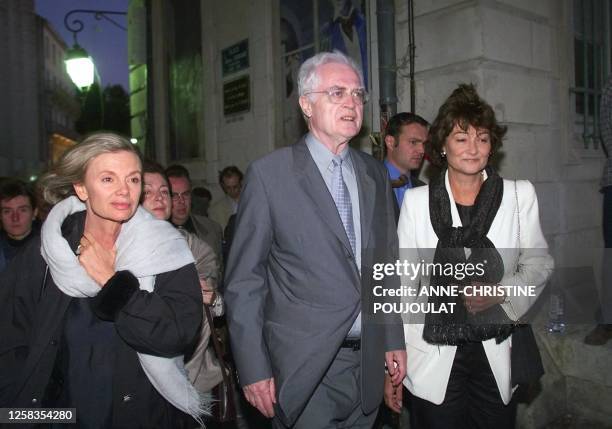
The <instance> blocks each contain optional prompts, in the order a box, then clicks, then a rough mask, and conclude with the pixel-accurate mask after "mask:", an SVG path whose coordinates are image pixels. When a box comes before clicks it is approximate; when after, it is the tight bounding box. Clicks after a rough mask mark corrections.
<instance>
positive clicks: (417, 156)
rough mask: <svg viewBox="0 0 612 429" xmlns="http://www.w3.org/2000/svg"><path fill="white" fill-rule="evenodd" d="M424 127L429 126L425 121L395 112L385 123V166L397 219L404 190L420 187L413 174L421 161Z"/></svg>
mask: <svg viewBox="0 0 612 429" xmlns="http://www.w3.org/2000/svg"><path fill="white" fill-rule="evenodd" d="M428 127H429V123H428V122H427V121H426V120H425V119H423V118H422V117H420V116H419V115H416V114H414V113H408V112H401V113H398V114H397V115H395V116H393V117H392V118H391V119H389V122H388V124H387V128H386V130H385V148H386V150H387V156H386V158H385V167H387V171H389V178H390V179H391V186H392V187H393V193H394V194H395V200H396V202H397V206H396V218H397V217H399V210H400V209H401V207H402V202H403V200H404V194H405V192H406V189H410V188H414V187H417V186H421V185H424V183H423V182H421V181H420V180H419V179H418V178H417V177H416V173H417V172H418V170H419V168H420V167H421V163H422V162H423V155H424V154H425V143H426V142H427V131H428Z"/></svg>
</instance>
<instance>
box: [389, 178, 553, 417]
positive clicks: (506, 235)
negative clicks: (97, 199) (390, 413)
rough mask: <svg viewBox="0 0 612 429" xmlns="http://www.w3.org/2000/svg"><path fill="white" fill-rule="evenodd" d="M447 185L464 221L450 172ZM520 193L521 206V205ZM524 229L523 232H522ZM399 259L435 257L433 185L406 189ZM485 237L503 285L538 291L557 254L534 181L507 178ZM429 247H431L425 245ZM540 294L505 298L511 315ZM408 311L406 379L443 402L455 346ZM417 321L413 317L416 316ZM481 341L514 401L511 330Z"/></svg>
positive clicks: (409, 282)
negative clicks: (497, 256) (427, 335)
mask: <svg viewBox="0 0 612 429" xmlns="http://www.w3.org/2000/svg"><path fill="white" fill-rule="evenodd" d="M445 182H446V190H447V192H448V195H449V198H450V207H451V216H452V221H453V226H454V227H458V226H461V219H460V218H459V212H458V211H457V207H456V205H455V201H454V199H453V195H452V192H451V189H450V184H449V181H448V173H447V175H446V180H445ZM517 197H518V207H517ZM519 229H520V233H519ZM398 236H399V245H400V259H404V258H406V259H408V260H409V261H421V260H422V259H424V260H425V262H433V261H432V260H431V259H432V258H433V252H432V251H431V249H435V248H436V246H437V244H438V237H437V236H436V234H435V232H434V229H433V226H432V225H431V221H430V218H429V186H421V187H417V188H413V189H410V190H408V191H407V192H406V195H405V197H404V202H403V205H402V208H401V212H400V217H399V222H398ZM487 237H488V238H489V239H490V240H491V241H492V242H493V244H494V245H495V247H496V248H497V249H516V251H505V250H504V251H501V252H500V253H501V255H502V259H503V261H504V276H503V278H502V280H501V282H500V284H501V285H504V286H509V285H533V286H536V295H539V294H540V293H541V291H542V289H543V288H544V286H545V284H546V280H547V279H548V278H549V276H550V275H551V273H552V270H553V266H554V263H553V259H552V257H551V256H550V254H549V252H548V245H547V244H546V240H545V239H544V235H543V234H542V229H541V227H540V219H539V212H538V200H537V197H536V193H535V189H534V187H533V185H532V184H531V183H530V182H529V181H527V180H518V181H512V180H504V195H503V198H502V202H501V205H500V207H499V210H498V212H497V214H496V216H495V219H494V220H493V223H492V224H491V228H490V229H489V232H488V234H487ZM426 249H427V251H426ZM419 284H420V285H421V286H429V284H430V277H429V276H416V277H414V278H412V276H409V277H406V276H403V277H402V286H408V287H411V288H413V290H418V287H419ZM402 299H403V301H404V302H408V303H410V302H427V297H404V298H402ZM536 299H537V296H536V297H509V298H508V299H507V300H506V302H505V303H503V304H502V307H503V309H504V310H505V312H506V313H507V315H508V317H509V318H510V319H512V320H519V319H520V317H521V316H523V315H524V314H525V313H526V312H527V310H528V309H529V308H530V307H531V305H532V304H533V303H534V302H535V300H536ZM410 319H411V317H410V315H408V316H405V317H404V334H405V338H406V351H407V376H406V378H405V379H404V385H405V386H406V387H407V388H408V390H409V391H410V392H411V393H412V394H413V395H415V396H417V397H419V398H422V399H426V400H428V401H430V402H432V403H434V404H437V405H439V404H441V403H442V402H443V401H444V397H445V395H446V388H447V385H448V380H449V377H450V373H451V368H452V366H453V361H454V359H455V351H456V350H457V347H456V346H438V345H432V344H429V343H427V342H426V341H425V340H423V324H422V317H421V319H420V322H421V323H414V322H413V323H411V320H410ZM413 321H414V319H413ZM483 347H484V350H485V353H486V355H487V359H488V360H489V364H490V365H491V369H492V371H493V375H494V377H495V381H496V382H497V387H498V388H499V393H500V396H501V399H502V400H503V402H504V404H507V403H508V402H510V399H511V397H512V392H513V388H512V387H513V386H511V385H510V349H511V347H512V336H510V337H509V338H507V339H506V340H505V341H503V342H501V343H500V344H496V343H495V339H490V340H487V341H483Z"/></svg>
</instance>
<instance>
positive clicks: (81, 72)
mask: <svg viewBox="0 0 612 429" xmlns="http://www.w3.org/2000/svg"><path fill="white" fill-rule="evenodd" d="M75 13H85V14H92V15H94V17H95V18H96V19H97V20H100V19H105V20H107V21H108V22H110V23H111V24H113V25H115V26H116V27H119V28H121V29H122V30H124V31H127V29H126V28H125V27H124V26H122V25H121V24H119V23H118V22H117V21H115V20H113V19H112V18H110V17H109V16H108V15H124V16H125V15H127V13H126V12H119V11H114V10H93V9H75V10H71V11H70V12H68V13H67V14H66V16H64V26H65V27H66V28H67V29H68V31H71V32H72V37H73V39H74V45H73V46H72V48H71V49H69V50H68V52H67V54H66V60H65V61H64V63H65V64H66V71H67V72H68V76H70V79H72V82H74V84H75V85H76V86H77V87H78V88H79V89H80V90H83V89H86V88H89V87H90V86H91V84H92V83H93V82H94V79H95V66H94V63H93V60H92V59H91V57H90V56H89V54H88V53H87V51H86V50H85V49H83V48H82V47H81V46H79V44H78V42H77V33H79V32H80V31H82V30H83V27H84V25H83V21H81V20H80V19H74V20H72V22H70V20H69V17H70V15H73V14H75Z"/></svg>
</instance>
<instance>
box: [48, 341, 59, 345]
mask: <svg viewBox="0 0 612 429" xmlns="http://www.w3.org/2000/svg"><path fill="white" fill-rule="evenodd" d="M49 344H51V345H52V346H57V341H55V340H51V342H50V343H49Z"/></svg>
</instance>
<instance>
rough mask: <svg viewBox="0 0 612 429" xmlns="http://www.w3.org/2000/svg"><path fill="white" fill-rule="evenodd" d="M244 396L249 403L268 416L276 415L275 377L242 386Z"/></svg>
mask: <svg viewBox="0 0 612 429" xmlns="http://www.w3.org/2000/svg"><path fill="white" fill-rule="evenodd" d="M242 391H243V392H244V396H245V397H246V399H247V401H249V404H251V405H252V406H254V407H255V408H257V409H258V410H259V412H260V413H261V414H263V415H264V416H266V417H268V418H272V417H274V406H273V405H274V404H276V388H275V387H274V379H273V378H267V379H265V380H261V381H258V382H256V383H253V384H248V385H246V386H244V387H243V388H242Z"/></svg>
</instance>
